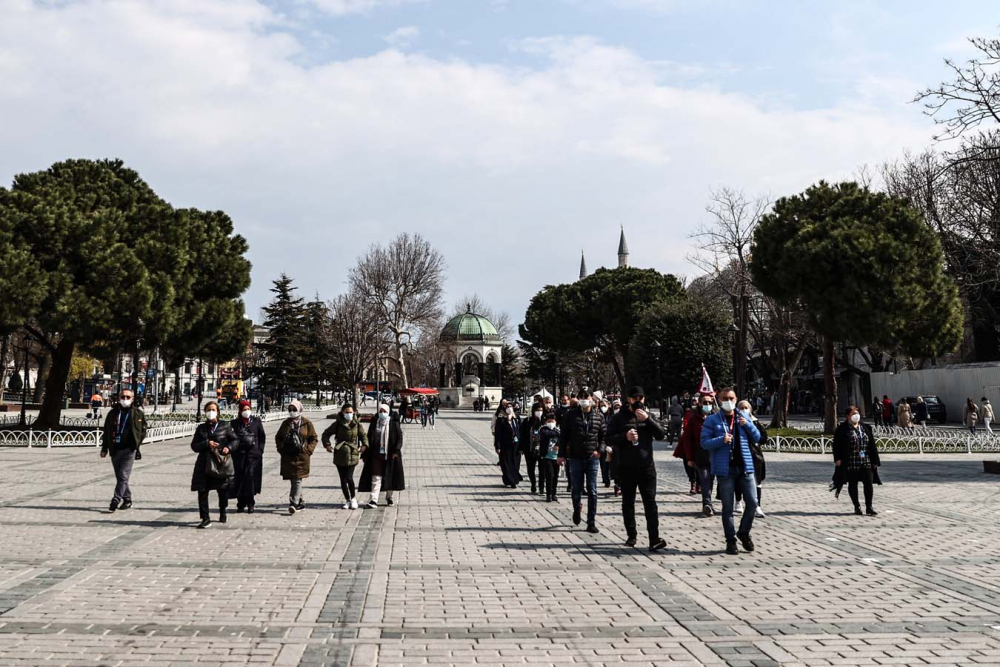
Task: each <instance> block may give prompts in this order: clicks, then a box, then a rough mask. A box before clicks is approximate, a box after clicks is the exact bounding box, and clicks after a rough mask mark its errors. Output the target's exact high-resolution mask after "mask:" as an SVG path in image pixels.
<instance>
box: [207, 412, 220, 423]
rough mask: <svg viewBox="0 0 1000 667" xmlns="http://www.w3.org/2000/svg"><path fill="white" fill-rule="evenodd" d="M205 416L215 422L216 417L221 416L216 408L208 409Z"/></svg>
mask: <svg viewBox="0 0 1000 667" xmlns="http://www.w3.org/2000/svg"><path fill="white" fill-rule="evenodd" d="M205 416H206V417H207V418H208V421H210V422H214V421H215V418H216V417H218V416H219V413H218V412H216V411H215V410H206V411H205Z"/></svg>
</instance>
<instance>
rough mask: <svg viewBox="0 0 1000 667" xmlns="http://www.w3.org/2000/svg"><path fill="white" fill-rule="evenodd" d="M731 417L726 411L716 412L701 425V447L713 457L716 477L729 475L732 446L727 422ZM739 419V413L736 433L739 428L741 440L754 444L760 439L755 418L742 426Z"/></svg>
mask: <svg viewBox="0 0 1000 667" xmlns="http://www.w3.org/2000/svg"><path fill="white" fill-rule="evenodd" d="M730 418H731V417H727V416H726V414H725V413H724V412H716V413H715V414H714V415H709V417H708V418H707V419H706V420H705V423H704V424H702V426H701V448H702V449H704V450H705V451H707V452H709V453H710V455H711V457H712V474H713V475H715V476H716V477H726V476H727V475H729V458H730V449H731V448H730V445H729V444H728V443H726V433H728V432H729V427H728V424H727V423H726V422H727V421H728V420H729V419H730ZM739 420H740V415H739V413H737V414H736V415H735V420H734V421H733V424H734V425H733V429H734V435H735V431H736V430H737V429H738V430H739V431H740V441H741V442H747V443H748V445H751V446H752V445H754V444H755V443H756V442H757V441H759V440H760V431H758V430H757V427H756V426H754V423H753V420H747V423H746V426H741V425H740V422H739ZM734 442H735V439H734ZM751 449H752V447H751ZM748 472H749V470H748Z"/></svg>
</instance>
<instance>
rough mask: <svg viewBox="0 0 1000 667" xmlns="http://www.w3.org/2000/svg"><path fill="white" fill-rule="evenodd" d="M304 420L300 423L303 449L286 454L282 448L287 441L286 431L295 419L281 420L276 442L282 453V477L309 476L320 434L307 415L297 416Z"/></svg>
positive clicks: (299, 477) (300, 477)
mask: <svg viewBox="0 0 1000 667" xmlns="http://www.w3.org/2000/svg"><path fill="white" fill-rule="evenodd" d="M296 419H300V420H302V423H301V424H300V425H299V435H300V436H301V437H302V451H301V452H299V453H298V454H289V455H285V454H284V453H283V452H282V451H281V449H282V447H283V446H284V442H285V433H287V432H288V429H290V428H292V422H294V421H295V420H294V419H292V418H291V417H289V418H288V419H286V420H285V421H283V422H281V426H280V427H279V428H278V434H277V435H276V436H275V438H274V440H275V444H276V445H277V446H278V453H279V454H281V478H282V479H305V478H306V477H308V476H309V461H310V459H311V458H312V455H313V452H314V451H316V445H317V444H319V436H318V435H317V434H316V427H315V426H313V423H312V422H311V421H309V420H308V419H306V418H305V417H296Z"/></svg>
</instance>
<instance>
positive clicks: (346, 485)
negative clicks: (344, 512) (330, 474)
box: [337, 466, 357, 501]
mask: <svg viewBox="0 0 1000 667" xmlns="http://www.w3.org/2000/svg"><path fill="white" fill-rule="evenodd" d="M356 467H357V466H337V474H338V475H340V490H341V491H343V492H344V500H348V501H349V500H353V499H354V495H355V491H356V489H355V488H354V469H355V468H356Z"/></svg>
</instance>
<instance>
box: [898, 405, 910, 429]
mask: <svg viewBox="0 0 1000 667" xmlns="http://www.w3.org/2000/svg"><path fill="white" fill-rule="evenodd" d="M897 412H898V415H897V417H896V419H897V421H898V423H899V427H900V428H905V429H910V428H913V412H912V410H911V409H910V404H909V403H907V402H906V401H901V402H900V403H899V409H898V411H897Z"/></svg>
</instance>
